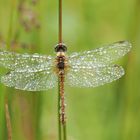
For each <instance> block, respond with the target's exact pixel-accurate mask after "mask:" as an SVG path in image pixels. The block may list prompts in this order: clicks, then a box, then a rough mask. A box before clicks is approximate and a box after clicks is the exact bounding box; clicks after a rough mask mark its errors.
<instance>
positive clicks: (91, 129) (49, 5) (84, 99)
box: [0, 0, 140, 140]
mask: <svg viewBox="0 0 140 140" xmlns="http://www.w3.org/2000/svg"><path fill="white" fill-rule="evenodd" d="M57 40H58V1H57V0H53V1H52V0H0V45H1V47H5V48H6V49H8V50H12V51H16V52H21V53H25V52H27V53H35V52H37V53H41V54H52V55H55V54H54V45H56V44H57V42H58V41H57ZM63 40H64V42H65V43H66V44H67V46H68V51H69V53H70V52H74V51H82V50H91V49H94V48H96V47H100V46H101V45H104V44H110V43H112V42H115V41H119V40H128V41H130V42H131V43H132V44H133V48H132V50H131V52H130V53H129V54H128V55H126V56H125V57H124V58H122V59H121V60H120V61H118V62H116V63H118V64H121V65H123V67H124V68H125V71H126V74H125V76H123V77H122V78H121V79H120V80H118V81H115V82H113V83H110V84H106V85H104V86H101V87H97V88H90V89H86V88H85V89H79V88H70V87H68V86H66V98H67V120H68V122H67V136H68V140H140V46H139V44H140V1H139V0H67V1H63ZM5 44H7V45H5ZM5 72H6V70H5V69H3V68H0V75H3V74H4V73H5ZM6 104H7V105H8V107H9V115H10V120H11V125H12V137H13V140H57V139H58V137H57V132H58V130H57V88H55V89H52V90H48V91H45V92H26V91H20V90H14V89H13V88H6V87H5V86H4V85H2V84H0V140H7V137H8V132H7V126H6V114H8V113H6V112H7V111H6V109H5V105H6Z"/></svg>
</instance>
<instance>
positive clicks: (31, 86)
mask: <svg viewBox="0 0 140 140" xmlns="http://www.w3.org/2000/svg"><path fill="white" fill-rule="evenodd" d="M1 82H2V83H4V84H5V85H6V86H9V87H14V88H16V89H21V90H28V91H42V90H47V89H50V88H53V87H54V86H55V85H56V83H57V76H56V75H55V73H53V72H52V71H39V72H16V71H11V72H9V73H7V74H6V75H5V76H2V78H1Z"/></svg>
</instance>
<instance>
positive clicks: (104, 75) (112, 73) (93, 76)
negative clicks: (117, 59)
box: [66, 65, 124, 87]
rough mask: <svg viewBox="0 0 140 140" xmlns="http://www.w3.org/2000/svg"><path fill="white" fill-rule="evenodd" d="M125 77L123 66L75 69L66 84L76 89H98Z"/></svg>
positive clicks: (68, 74) (67, 76)
mask: <svg viewBox="0 0 140 140" xmlns="http://www.w3.org/2000/svg"><path fill="white" fill-rule="evenodd" d="M123 75H124V70H123V68H122V67H121V66H118V65H110V66H105V67H82V66H81V67H80V66H79V67H73V68H71V69H69V72H68V73H67V75H66V82H67V83H68V84H69V85H70V86H75V87H96V86H100V85H104V84H105V83H110V82H112V81H114V80H117V79H119V78H120V77H121V76H123Z"/></svg>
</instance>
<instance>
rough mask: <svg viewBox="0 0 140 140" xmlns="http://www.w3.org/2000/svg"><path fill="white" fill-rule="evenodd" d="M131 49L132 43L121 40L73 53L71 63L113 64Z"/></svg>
mask: <svg viewBox="0 0 140 140" xmlns="http://www.w3.org/2000/svg"><path fill="white" fill-rule="evenodd" d="M130 49H131V44H130V43H129V42H128V41H120V42H116V43H113V44H110V45H107V46H103V47H101V48H98V49H94V50H91V51H85V52H81V53H73V54H71V55H70V57H69V65H70V66H79V65H80V66H82V65H83V66H91V65H92V66H98V67H100V66H101V67H102V66H105V65H108V64H112V62H114V61H115V60H117V59H118V58H120V57H122V56H124V55H125V54H126V53H128V52H129V51H130Z"/></svg>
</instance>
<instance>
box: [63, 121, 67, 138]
mask: <svg viewBox="0 0 140 140" xmlns="http://www.w3.org/2000/svg"><path fill="white" fill-rule="evenodd" d="M63 140H67V133H66V122H65V124H63Z"/></svg>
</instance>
